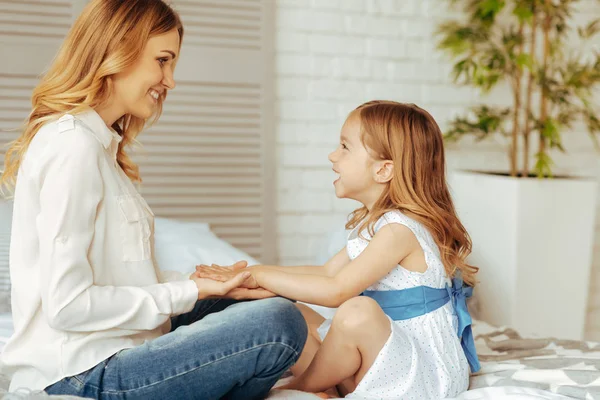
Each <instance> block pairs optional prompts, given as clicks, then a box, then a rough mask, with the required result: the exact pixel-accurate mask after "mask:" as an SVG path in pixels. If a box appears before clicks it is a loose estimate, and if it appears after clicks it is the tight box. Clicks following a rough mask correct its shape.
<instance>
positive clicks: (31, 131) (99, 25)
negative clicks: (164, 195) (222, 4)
mask: <svg viewBox="0 0 600 400" xmlns="http://www.w3.org/2000/svg"><path fill="white" fill-rule="evenodd" d="M173 29H177V30H178V32H179V39H180V41H179V43H180V47H181V41H182V40H183V26H182V24H181V20H180V18H179V15H178V14H177V13H176V12H175V11H174V10H173V9H172V8H171V7H170V6H169V5H167V4H165V3H164V2H163V1H162V0H127V1H123V0H92V1H91V2H90V3H89V4H88V5H87V6H86V7H85V9H84V10H83V12H82V13H81V15H80V16H79V17H78V18H77V20H76V21H75V23H74V24H73V27H72V28H71V30H70V31H69V33H68V34H67V37H66V39H65V41H64V42H63V44H62V46H61V48H60V50H59V52H58V54H57V55H56V58H55V59H54V61H53V63H52V65H51V66H50V68H49V70H48V71H47V72H46V74H45V75H44V76H43V77H42V78H41V80H40V83H39V84H38V85H37V87H36V88H35V89H34V90H33V95H32V99H31V103H32V111H31V113H30V114H29V117H28V118H27V120H26V121H25V126H24V129H23V133H22V134H21V136H20V137H19V138H17V139H16V140H15V141H13V142H11V143H9V147H8V150H7V152H6V157H5V160H4V172H3V174H2V175H1V176H0V189H2V188H3V187H5V188H7V189H9V190H10V191H11V192H12V189H13V188H14V185H15V183H16V179H17V172H18V170H19V166H20V164H21V161H22V159H23V157H24V155H25V153H26V151H27V148H28V147H29V144H30V143H31V141H32V139H33V137H34V136H35V135H36V133H37V132H38V131H39V129H40V128H41V127H42V125H44V124H45V123H46V122H48V121H51V120H54V119H57V118H59V117H60V115H62V114H64V113H73V114H76V113H79V112H81V111H84V110H85V109H87V108H88V107H92V108H93V107H95V106H98V105H100V104H103V103H104V102H106V101H107V100H108V99H109V98H110V96H111V92H112V86H113V84H112V82H113V76H114V75H115V74H117V73H119V72H122V71H125V70H126V69H127V68H129V67H130V66H132V65H133V64H134V63H135V62H136V61H137V60H138V58H139V57H140V55H141V54H142V52H143V50H144V47H145V45H146V43H147V42H148V39H149V38H150V37H152V36H156V35H160V34H163V33H167V32H169V31H171V30H173ZM165 96H166V92H165V93H164V94H163V95H162V98H161V99H160V101H159V103H158V108H157V112H156V114H155V115H154V121H156V120H157V119H158V117H159V116H160V114H161V112H162V102H163V101H164V99H165ZM145 123H146V120H145V119H142V118H137V117H135V116H133V115H131V114H125V115H123V116H122V117H121V118H120V119H118V120H117V121H116V122H115V123H114V124H113V125H112V128H113V129H114V130H115V131H117V133H118V134H119V135H121V136H122V138H123V140H122V141H121V143H120V144H119V149H118V152H117V161H118V163H119V165H120V166H121V168H123V171H124V172H125V173H126V174H127V176H128V177H129V178H130V179H131V180H132V181H141V179H140V174H139V168H138V166H137V165H136V164H135V163H134V162H133V161H132V160H131V159H130V158H129V156H128V155H127V154H126V153H125V147H126V146H128V145H130V144H132V143H133V142H135V138H136V136H137V135H138V134H139V132H140V131H141V130H142V129H143V127H144V125H145Z"/></svg>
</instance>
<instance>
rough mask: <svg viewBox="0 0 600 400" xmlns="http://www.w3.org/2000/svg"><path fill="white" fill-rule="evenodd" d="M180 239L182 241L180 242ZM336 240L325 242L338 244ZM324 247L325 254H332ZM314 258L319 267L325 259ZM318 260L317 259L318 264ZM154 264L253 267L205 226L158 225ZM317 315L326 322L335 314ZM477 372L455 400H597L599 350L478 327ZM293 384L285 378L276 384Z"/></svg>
mask: <svg viewBox="0 0 600 400" xmlns="http://www.w3.org/2000/svg"><path fill="white" fill-rule="evenodd" d="M182 238H185V240H183V241H182ZM339 238H340V235H339V234H336V236H331V237H329V238H328V239H327V240H329V241H331V240H339ZM335 248H336V246H335V245H333V246H332V245H331V244H327V246H326V249H325V251H324V253H328V252H329V250H330V249H335ZM324 253H323V254H320V255H317V261H322V258H323V257H326V256H327V255H326V254H324ZM319 258H320V259H319ZM156 259H157V263H158V265H159V267H160V268H162V269H167V270H178V269H179V270H181V269H182V268H183V269H186V270H187V269H189V268H193V265H195V264H197V263H205V262H215V263H222V264H229V263H232V262H233V261H236V260H239V259H247V260H248V261H249V263H250V264H252V263H257V261H256V260H254V259H252V258H251V257H249V256H248V255H247V254H245V253H244V252H242V251H241V250H239V249H236V248H234V247H232V246H231V245H229V244H228V243H226V242H224V241H222V240H220V239H219V238H218V237H217V236H216V235H214V234H213V233H212V232H211V230H210V227H209V226H208V225H207V224H200V223H186V222H179V221H174V220H168V219H163V218H157V219H156ZM315 309H316V310H317V311H318V312H320V313H322V314H323V315H324V316H326V317H328V316H331V313H333V312H335V310H331V309H326V308H323V307H315ZM11 333H12V317H11V315H10V313H0V351H1V350H2V347H3V345H4V344H5V343H6V341H7V340H8V338H9V337H10V335H11ZM474 335H475V338H476V346H477V352H478V354H479V357H480V361H481V365H482V368H481V371H480V372H478V373H477V374H475V375H473V376H472V377H471V381H470V389H469V390H468V391H467V392H465V393H463V394H461V395H460V396H459V397H457V398H456V399H461V400H467V399H468V400H475V399H511V400H512V399H515V400H516V399H551V400H554V399H586V400H587V399H600V344H597V343H592V342H585V341H571V340H558V339H552V338H525V337H522V336H521V335H519V333H518V332H516V331H514V330H512V329H510V328H503V327H493V326H490V325H487V324H485V323H484V322H481V321H476V322H475V324H474ZM289 379H291V378H289V377H285V378H283V379H282V380H280V382H279V384H281V383H284V382H286V381H287V380H289ZM9 383H10V380H9V378H8V377H7V376H6V375H3V374H2V366H1V365H0V398H3V399H7V400H10V399H25V398H27V399H40V398H46V399H47V398H51V399H76V398H74V397H71V396H47V395H45V394H44V393H37V394H35V393H30V392H28V391H24V392H22V393H14V394H12V393H11V394H9V393H7V390H8V386H9ZM269 399H270V400H284V399H289V400H314V399H318V397H316V396H314V395H312V394H309V393H301V392H294V391H282V390H277V389H274V390H273V391H272V392H271V394H270V396H269Z"/></svg>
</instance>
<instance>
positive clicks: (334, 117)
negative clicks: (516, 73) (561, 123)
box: [276, 0, 600, 339]
mask: <svg viewBox="0 0 600 400" xmlns="http://www.w3.org/2000/svg"><path fill="white" fill-rule="evenodd" d="M444 4H447V2H445V1H442V0H277V10H276V25H277V37H276V91H277V103H276V117H277V121H276V131H277V149H278V157H279V158H278V170H277V174H278V183H277V185H278V208H277V220H278V237H279V243H278V245H279V258H280V262H281V263H282V264H284V265H293V264H303V263H310V262H311V260H312V258H313V256H314V254H315V252H317V251H318V249H319V245H320V239H321V237H322V235H323V234H324V233H325V232H328V231H330V230H331V229H332V228H335V227H336V226H342V225H343V224H344V221H345V219H346V216H347V214H348V213H349V212H350V211H351V210H352V209H353V208H354V207H355V206H356V204H355V203H354V202H352V201H349V200H339V199H336V197H335V195H334V192H333V184H332V182H333V180H334V174H333V172H332V171H331V165H330V163H329V161H328V160H327V154H328V153H329V152H330V151H332V150H333V149H334V148H335V146H336V145H337V143H338V135H339V130H340V127H341V124H342V123H343V121H344V119H345V117H346V115H347V114H348V112H349V111H351V110H352V109H353V108H354V107H356V106H357V105H359V104H360V103H362V102H364V101H367V100H372V99H391V100H397V101H404V102H414V103H416V104H418V105H420V106H422V107H424V108H425V109H427V110H428V111H430V112H431V113H432V115H433V116H434V118H436V120H437V121H438V123H439V124H440V126H441V127H442V129H444V127H445V126H447V121H448V120H449V119H450V117H451V116H452V115H454V114H455V113H461V112H462V111H463V110H464V109H465V106H467V105H469V104H471V103H473V102H474V101H475V100H477V98H478V97H479V96H478V94H477V93H476V92H475V91H474V90H472V89H470V88H459V87H457V86H455V85H453V84H452V81H451V79H450V77H449V76H450V74H449V72H450V68H451V66H450V63H449V62H448V61H446V60H444V59H443V58H442V55H441V54H440V52H439V51H437V50H435V41H434V39H433V38H432V32H433V30H435V24H436V21H438V20H439V19H441V18H446V17H448V15H449V13H448V10H447V9H446V8H444V7H443V5H444ZM599 11H600V5H599V4H598V2H596V1H595V0H584V1H583V5H582V14H585V13H587V14H588V15H590V12H592V14H591V15H593V13H595V14H596V15H598V13H599ZM491 99H493V101H494V103H507V104H508V103H509V102H510V97H509V96H508V94H507V93H506V91H503V90H501V89H499V90H497V91H496V92H495V93H494V94H493V95H492V96H491ZM565 145H566V147H567V150H568V151H569V154H568V155H567V156H558V155H557V156H556V157H555V161H556V164H557V166H556V168H555V172H556V173H557V174H558V173H568V174H579V175H587V176H598V172H599V165H598V162H597V161H598V153H595V152H594V150H593V147H592V145H591V142H590V141H589V140H588V138H587V137H586V135H585V134H582V133H576V134H571V135H566V136H565ZM448 165H449V167H450V168H457V167H459V168H484V169H506V168H507V165H508V161H507V158H506V156H505V150H504V148H503V146H502V143H494V142H490V143H479V144H477V145H476V146H475V145H474V144H473V143H466V142H465V143H462V144H461V145H460V146H451V147H450V148H449V149H448ZM599 206H600V203H599ZM565 212H568V210H565ZM598 214H599V216H600V212H599V213H598ZM597 232H598V234H597V239H596V247H595V249H594V256H595V262H594V268H593V273H592V283H591V288H592V295H591V296H590V303H589V304H590V306H589V315H588V333H587V334H588V337H589V338H595V339H600V318H599V317H600V223H599V224H598V229H597ZM565 276H568V266H565Z"/></svg>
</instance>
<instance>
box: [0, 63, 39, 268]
mask: <svg viewBox="0 0 600 400" xmlns="http://www.w3.org/2000/svg"><path fill="white" fill-rule="evenodd" d="M37 82H38V78H37V77H36V76H35V75H19V74H6V73H5V74H2V73H0V146H1V147H0V163H1V164H0V165H4V154H5V153H6V146H5V145H6V144H7V143H9V142H11V141H12V140H14V139H16V138H17V136H19V135H20V133H21V129H22V127H23V122H24V121H25V119H26V118H27V115H28V114H29V112H30V111H31V101H30V98H31V91H32V90H33V88H34V87H35V85H36V84H37ZM0 169H2V168H1V167H0ZM0 279H1V278H0Z"/></svg>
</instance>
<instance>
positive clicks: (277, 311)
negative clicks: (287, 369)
mask: <svg viewBox="0 0 600 400" xmlns="http://www.w3.org/2000/svg"><path fill="white" fill-rule="evenodd" d="M252 308H253V309H254V311H255V313H254V314H255V318H256V322H257V323H258V325H259V326H260V327H261V329H264V330H265V331H267V332H272V333H273V335H276V336H280V337H282V338H284V339H286V340H289V341H291V342H293V343H295V344H297V346H298V347H299V352H300V351H302V348H303V347H304V344H305V343H306V337H307V335H308V327H307V325H306V321H305V320H304V317H303V316H302V313H301V312H300V310H298V308H297V307H296V306H295V305H294V303H292V302H291V301H289V300H286V299H283V298H281V297H274V298H271V299H264V300H256V301H253V302H252Z"/></svg>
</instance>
